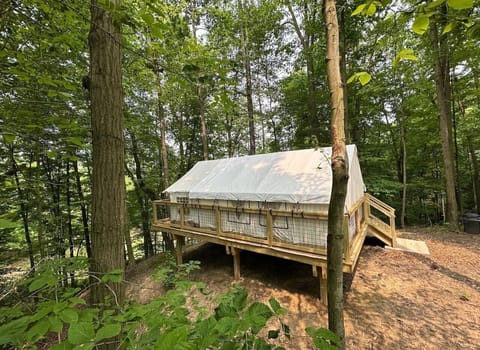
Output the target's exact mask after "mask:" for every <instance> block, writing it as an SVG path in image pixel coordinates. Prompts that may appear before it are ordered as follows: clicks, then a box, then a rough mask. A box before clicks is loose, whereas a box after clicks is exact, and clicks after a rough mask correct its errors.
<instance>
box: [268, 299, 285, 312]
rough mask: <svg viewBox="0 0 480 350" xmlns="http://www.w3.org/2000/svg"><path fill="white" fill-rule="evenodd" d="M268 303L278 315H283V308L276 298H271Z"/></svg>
mask: <svg viewBox="0 0 480 350" xmlns="http://www.w3.org/2000/svg"><path fill="white" fill-rule="evenodd" d="M268 303H269V304H270V307H271V308H272V310H273V312H275V314H276V315H281V314H282V313H283V309H282V307H281V306H280V304H279V303H278V301H276V300H275V299H274V298H270V300H268Z"/></svg>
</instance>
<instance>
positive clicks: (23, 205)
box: [9, 145, 35, 274]
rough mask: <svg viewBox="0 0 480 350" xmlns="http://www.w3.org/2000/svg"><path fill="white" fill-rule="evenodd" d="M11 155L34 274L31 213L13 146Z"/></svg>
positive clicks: (10, 149) (10, 148)
mask: <svg viewBox="0 0 480 350" xmlns="http://www.w3.org/2000/svg"><path fill="white" fill-rule="evenodd" d="M9 151H10V152H9V153H10V162H11V165H12V170H13V176H14V178H15V186H16V187H17V195H18V200H19V202H20V215H21V217H22V223H23V232H24V234H25V242H26V243H27V249H28V260H29V261H30V269H31V272H32V274H33V273H35V258H34V253H33V244H32V238H31V236H30V226H29V211H28V207H27V205H26V198H25V196H24V193H23V189H22V186H21V184H20V178H19V177H18V172H19V171H18V165H17V161H16V160H15V152H14V150H13V145H10V146H9Z"/></svg>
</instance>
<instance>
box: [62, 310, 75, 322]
mask: <svg viewBox="0 0 480 350" xmlns="http://www.w3.org/2000/svg"><path fill="white" fill-rule="evenodd" d="M59 317H60V319H61V320H62V321H63V322H65V323H69V324H72V323H76V322H78V312H77V311H76V310H74V309H65V310H62V312H60V315H59Z"/></svg>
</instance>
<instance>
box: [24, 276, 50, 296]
mask: <svg viewBox="0 0 480 350" xmlns="http://www.w3.org/2000/svg"><path fill="white" fill-rule="evenodd" d="M49 282H50V279H49V278H48V276H45V275H40V276H38V277H37V278H35V279H34V280H33V281H32V283H30V285H29V286H28V291H29V292H34V291H36V290H39V289H40V288H43V287H45V286H46V285H48V284H49Z"/></svg>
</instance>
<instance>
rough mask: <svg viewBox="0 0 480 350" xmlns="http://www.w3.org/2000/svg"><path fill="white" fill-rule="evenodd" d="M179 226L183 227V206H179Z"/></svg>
mask: <svg viewBox="0 0 480 350" xmlns="http://www.w3.org/2000/svg"><path fill="white" fill-rule="evenodd" d="M180 227H181V228H184V227H185V210H184V209H183V206H181V207H180Z"/></svg>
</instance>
